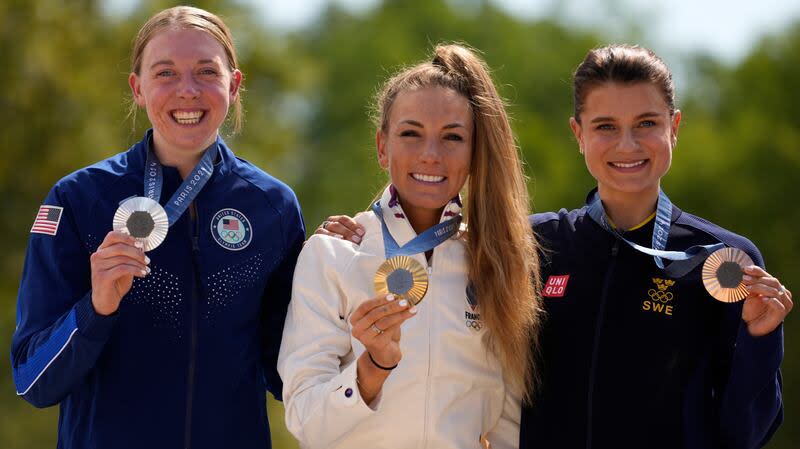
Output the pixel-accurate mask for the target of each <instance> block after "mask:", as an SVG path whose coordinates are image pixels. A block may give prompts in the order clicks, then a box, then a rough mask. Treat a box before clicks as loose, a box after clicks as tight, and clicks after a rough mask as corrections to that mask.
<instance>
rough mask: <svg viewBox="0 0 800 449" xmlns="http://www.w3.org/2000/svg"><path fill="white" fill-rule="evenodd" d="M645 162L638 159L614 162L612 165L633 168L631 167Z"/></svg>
mask: <svg viewBox="0 0 800 449" xmlns="http://www.w3.org/2000/svg"><path fill="white" fill-rule="evenodd" d="M642 164H644V161H637V162H612V163H611V165H613V166H614V167H619V168H631V167H638V166H640V165H642Z"/></svg>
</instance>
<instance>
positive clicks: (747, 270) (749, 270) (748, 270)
mask: <svg viewBox="0 0 800 449" xmlns="http://www.w3.org/2000/svg"><path fill="white" fill-rule="evenodd" d="M744 271H746V272H748V273H752V272H754V271H755V266H754V265H748V266H746V267H744Z"/></svg>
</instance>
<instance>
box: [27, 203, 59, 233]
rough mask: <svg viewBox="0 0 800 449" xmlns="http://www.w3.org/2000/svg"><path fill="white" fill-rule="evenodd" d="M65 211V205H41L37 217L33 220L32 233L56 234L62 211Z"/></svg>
mask: <svg viewBox="0 0 800 449" xmlns="http://www.w3.org/2000/svg"><path fill="white" fill-rule="evenodd" d="M63 211H64V208H63V207H58V206H46V205H42V206H40V207H39V212H38V213H37V214H36V219H35V220H34V221H33V226H32V227H31V233H37V234H47V235H56V233H57V232H58V224H59V223H61V212H63Z"/></svg>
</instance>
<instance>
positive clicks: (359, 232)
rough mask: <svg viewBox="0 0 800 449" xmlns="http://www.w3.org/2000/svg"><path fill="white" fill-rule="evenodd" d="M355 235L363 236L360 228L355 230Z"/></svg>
mask: <svg viewBox="0 0 800 449" xmlns="http://www.w3.org/2000/svg"><path fill="white" fill-rule="evenodd" d="M356 234H358V235H360V236H363V235H364V230H363V229H361V228H358V229H356Z"/></svg>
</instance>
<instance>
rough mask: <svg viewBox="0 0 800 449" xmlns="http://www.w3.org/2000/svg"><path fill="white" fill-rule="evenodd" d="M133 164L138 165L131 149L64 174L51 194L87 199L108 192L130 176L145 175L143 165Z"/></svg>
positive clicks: (81, 199)
mask: <svg viewBox="0 0 800 449" xmlns="http://www.w3.org/2000/svg"><path fill="white" fill-rule="evenodd" d="M132 164H133V165H136V164H135V163H134V162H132V161H131V158H130V151H126V152H122V153H118V154H116V155H114V156H111V157H109V158H107V159H104V160H102V161H99V162H96V163H94V164H92V165H90V166H88V167H84V168H81V169H78V170H76V171H74V172H72V173H70V174H68V175H66V176H64V177H63V178H61V179H60V180H58V182H56V183H55V185H54V186H53V189H52V191H51V193H50V196H53V195H56V196H58V197H59V198H61V199H64V200H66V199H67V198H72V199H73V200H77V201H85V200H86V199H87V197H94V196H97V195H98V194H100V193H107V192H109V191H110V190H113V189H114V187H115V185H117V184H118V183H120V182H122V181H123V180H126V178H128V177H131V176H134V177H142V176H143V174H142V173H141V170H142V167H138V166H136V167H134V166H133V165H132ZM64 197H66V198H64Z"/></svg>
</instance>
